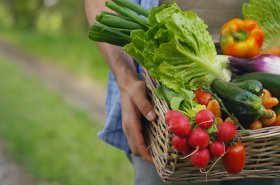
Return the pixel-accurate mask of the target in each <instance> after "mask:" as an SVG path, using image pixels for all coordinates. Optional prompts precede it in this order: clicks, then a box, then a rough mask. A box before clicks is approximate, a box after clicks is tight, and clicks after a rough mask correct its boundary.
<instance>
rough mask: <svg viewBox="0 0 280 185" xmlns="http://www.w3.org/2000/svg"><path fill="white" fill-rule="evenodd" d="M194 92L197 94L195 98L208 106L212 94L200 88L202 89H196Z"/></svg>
mask: <svg viewBox="0 0 280 185" xmlns="http://www.w3.org/2000/svg"><path fill="white" fill-rule="evenodd" d="M194 94H195V98H194V99H195V100H196V101H197V102H198V103H199V104H201V105H205V106H207V105H208V103H209V101H210V100H211V99H212V95H211V94H209V93H207V92H204V91H202V90H200V89H198V90H196V91H195V92H194Z"/></svg>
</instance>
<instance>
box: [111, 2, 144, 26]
mask: <svg viewBox="0 0 280 185" xmlns="http://www.w3.org/2000/svg"><path fill="white" fill-rule="evenodd" d="M105 5H106V6H107V7H108V8H110V9H111V10H114V11H115V12H117V13H119V14H121V15H123V16H126V17H129V18H131V19H133V20H134V21H136V22H138V23H140V24H142V25H143V26H146V27H149V21H148V19H147V18H144V17H140V16H139V15H137V14H136V13H134V12H133V11H131V10H129V9H126V8H123V7H121V6H119V5H117V4H115V3H113V2H110V1H106V3H105Z"/></svg>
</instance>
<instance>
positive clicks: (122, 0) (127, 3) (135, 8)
mask: <svg viewBox="0 0 280 185" xmlns="http://www.w3.org/2000/svg"><path fill="white" fill-rule="evenodd" d="M112 1H113V2H115V3H116V4H118V5H122V6H124V7H126V8H129V9H130V10H132V11H134V12H136V13H138V14H140V15H143V16H145V17H148V15H149V11H148V10H147V9H146V8H144V7H143V6H140V5H138V4H135V3H133V2H131V1H127V0H112Z"/></svg>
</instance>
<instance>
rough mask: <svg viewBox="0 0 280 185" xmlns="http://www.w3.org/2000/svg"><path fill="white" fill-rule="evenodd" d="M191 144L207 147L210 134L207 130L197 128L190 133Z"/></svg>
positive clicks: (195, 146) (194, 146) (200, 147)
mask: <svg viewBox="0 0 280 185" xmlns="http://www.w3.org/2000/svg"><path fill="white" fill-rule="evenodd" d="M189 144H190V145H191V146H192V147H193V148H199V149H202V148H206V147H207V146H208V145H209V134H208V133H207V131H206V130H203V129H201V128H195V129H193V130H192V131H191V133H190V136H189Z"/></svg>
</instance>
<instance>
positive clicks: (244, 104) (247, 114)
mask: <svg viewBox="0 0 280 185" xmlns="http://www.w3.org/2000/svg"><path fill="white" fill-rule="evenodd" d="M211 88H212V90H213V91H214V92H215V93H216V94H217V95H218V97H219V98H220V99H221V100H222V101H223V103H224V105H225V106H226V108H227V109H228V111H229V112H230V113H231V114H233V115H234V116H235V117H236V118H237V119H238V121H239V122H240V123H241V124H242V125H243V126H244V127H248V126H249V124H250V123H251V122H253V121H255V120H257V119H259V118H260V117H262V116H263V115H265V114H266V113H267V112H266V109H265V108H264V106H263V105H262V100H261V99H260V98H259V97H258V96H257V95H255V94H253V93H251V92H249V91H247V90H244V89H241V88H240V87H238V86H236V85H234V83H231V82H225V81H223V80H219V79H215V80H214V81H213V82H212V84H211Z"/></svg>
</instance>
